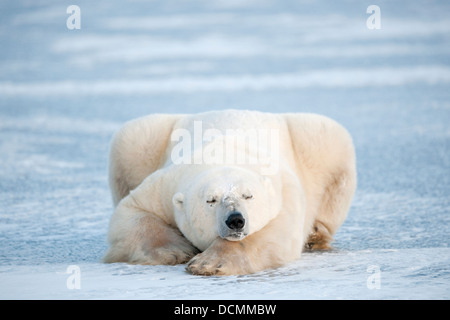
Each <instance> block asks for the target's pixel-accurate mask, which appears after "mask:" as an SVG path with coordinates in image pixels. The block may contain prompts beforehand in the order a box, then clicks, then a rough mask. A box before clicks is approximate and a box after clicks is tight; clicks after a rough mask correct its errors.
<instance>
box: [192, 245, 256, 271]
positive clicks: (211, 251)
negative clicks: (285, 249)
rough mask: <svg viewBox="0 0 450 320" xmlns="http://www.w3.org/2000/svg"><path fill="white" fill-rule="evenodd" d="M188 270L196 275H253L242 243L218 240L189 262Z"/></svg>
mask: <svg viewBox="0 0 450 320" xmlns="http://www.w3.org/2000/svg"><path fill="white" fill-rule="evenodd" d="M186 270H187V271H189V272H191V273H192V274H194V275H204V276H212V275H238V274H248V273H253V272H254V271H253V269H252V267H251V263H250V261H249V257H248V255H247V253H246V252H245V244H244V243H243V242H242V241H237V242H234V241H228V240H223V239H217V240H216V241H214V243H213V244H212V245H211V246H210V247H209V248H208V249H206V250H205V251H204V252H202V253H200V254H198V255H196V256H195V257H194V258H192V259H191V261H189V263H188V265H187V267H186Z"/></svg>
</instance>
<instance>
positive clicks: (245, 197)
mask: <svg viewBox="0 0 450 320" xmlns="http://www.w3.org/2000/svg"><path fill="white" fill-rule="evenodd" d="M242 198H244V200H249V199H252V198H253V195H251V194H250V195H249V194H243V195H242Z"/></svg>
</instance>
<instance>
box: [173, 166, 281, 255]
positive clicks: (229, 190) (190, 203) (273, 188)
mask: <svg viewBox="0 0 450 320" xmlns="http://www.w3.org/2000/svg"><path fill="white" fill-rule="evenodd" d="M280 192H281V191H280V185H279V183H278V182H277V181H276V179H273V178H269V177H266V176H261V175H259V174H257V173H255V172H254V171H251V170H248V169H245V168H240V167H215V168H214V167H213V168H208V169H206V170H201V171H200V172H196V173H195V175H194V177H192V176H190V181H185V182H183V183H181V184H180V185H179V190H178V192H176V193H175V195H174V196H173V198H172V202H173V204H174V208H175V220H176V223H177V225H178V228H179V229H180V230H181V232H182V233H183V234H184V235H185V236H186V238H188V239H189V240H190V241H191V242H192V243H193V244H194V245H195V246H196V247H198V248H199V249H200V250H205V249H206V248H207V247H208V246H209V245H210V244H211V243H212V241H214V239H216V238H217V237H221V238H223V239H227V240H230V241H239V240H242V239H243V238H245V237H246V236H247V235H249V234H252V233H254V232H256V231H258V230H260V229H261V228H263V227H264V226H265V225H266V224H268V223H269V222H270V220H272V219H273V218H274V217H275V216H276V215H277V214H278V213H279V211H280V207H281V204H280V198H281V193H280Z"/></svg>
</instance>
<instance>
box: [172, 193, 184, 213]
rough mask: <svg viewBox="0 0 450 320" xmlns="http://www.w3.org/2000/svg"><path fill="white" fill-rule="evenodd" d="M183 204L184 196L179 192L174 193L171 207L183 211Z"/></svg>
mask: <svg viewBox="0 0 450 320" xmlns="http://www.w3.org/2000/svg"><path fill="white" fill-rule="evenodd" d="M183 202H184V194H182V193H181V192H177V193H175V195H174V196H173V198H172V203H173V205H174V206H175V207H176V208H177V209H178V210H181V209H183Z"/></svg>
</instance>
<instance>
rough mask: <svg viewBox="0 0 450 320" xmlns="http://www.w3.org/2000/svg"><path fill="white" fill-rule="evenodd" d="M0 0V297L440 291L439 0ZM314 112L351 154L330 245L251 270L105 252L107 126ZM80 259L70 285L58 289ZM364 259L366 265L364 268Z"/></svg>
mask: <svg viewBox="0 0 450 320" xmlns="http://www.w3.org/2000/svg"><path fill="white" fill-rule="evenodd" d="M370 4H372V3H369V2H367V3H366V2H361V1H346V2H345V3H342V2H338V3H330V2H327V3H325V2H322V1H320V2H311V1H279V0H277V1H275V0H273V1H270V0H267V1H245V2H244V1H214V2H212V1H206V0H204V1H195V2H194V1H175V0H174V1H161V2H146V1H133V2H129V3H128V2H127V3H123V4H122V3H115V4H112V3H109V2H107V1H101V2H92V1H77V5H78V6H79V7H80V9H81V29H80V30H68V29H67V28H66V19H67V18H68V16H69V15H68V14H67V13H66V8H67V7H66V6H65V5H63V4H55V3H54V2H52V1H40V2H39V3H36V4H35V3H33V2H29V1H14V2H2V3H1V4H0V45H1V48H2V50H0V244H1V245H0V299H449V298H450V249H449V246H450V237H449V234H450V215H449V214H450V212H449V206H450V127H449V123H450V102H449V101H450V99H449V98H450V93H449V90H448V87H449V85H450V60H449V56H450V55H449V54H450V42H449V40H450V22H449V20H448V17H447V13H448V12H449V7H450V4H449V3H448V2H446V1H415V2H414V4H413V3H411V2H410V1H396V2H395V3H392V2H390V1H378V2H377V5H378V6H380V9H381V27H382V29H381V30H369V29H367V27H366V19H367V18H368V16H369V15H368V14H367V13H366V9H367V6H369V5H370ZM223 108H237V109H256V110H262V111H270V112H316V113H321V114H324V115H327V116H330V117H332V118H334V119H336V120H337V121H339V122H341V123H342V124H343V125H344V126H345V127H347V128H348V130H349V131H350V133H351V134H352V136H353V138H354V142H355V146H356V151H357V162H358V190H357V192H356V195H355V198H354V201H353V204H352V207H351V210H350V212H349V216H348V219H347V220H346V221H345V223H344V224H343V226H342V227H341V229H340V230H339V231H338V233H337V234H336V237H335V240H336V241H335V242H334V249H333V250H332V251H330V252H323V253H317V252H316V253H304V254H303V257H302V258H301V259H300V260H299V261H296V262H293V263H291V264H289V265H286V266H283V267H281V268H278V269H275V270H266V271H263V272H260V273H258V274H254V275H247V276H232V277H196V276H192V275H190V274H188V273H186V272H185V270H184V267H185V266H184V265H180V266H152V267H150V266H131V265H126V264H112V265H105V264H102V263H100V259H101V257H102V255H103V253H104V251H105V250H106V231H107V227H108V222H109V218H110V216H111V214H112V203H111V198H110V194H109V190H108V185H107V153H108V146H109V141H110V138H111V135H112V134H113V132H114V131H115V130H116V129H117V128H118V127H119V126H120V125H121V124H122V123H123V122H125V121H127V120H129V119H132V118H135V117H137V116H141V115H145V114H148V113H154V112H169V113H175V112H189V113H190V112H200V111H205V110H212V109H223ZM71 265H75V266H77V267H78V268H79V270H80V289H70V284H69V285H68V283H67V281H68V280H70V279H71V276H72V274H71V273H70V272H67V270H68V269H67V268H68V267H69V266H71ZM378 271H379V272H378Z"/></svg>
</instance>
